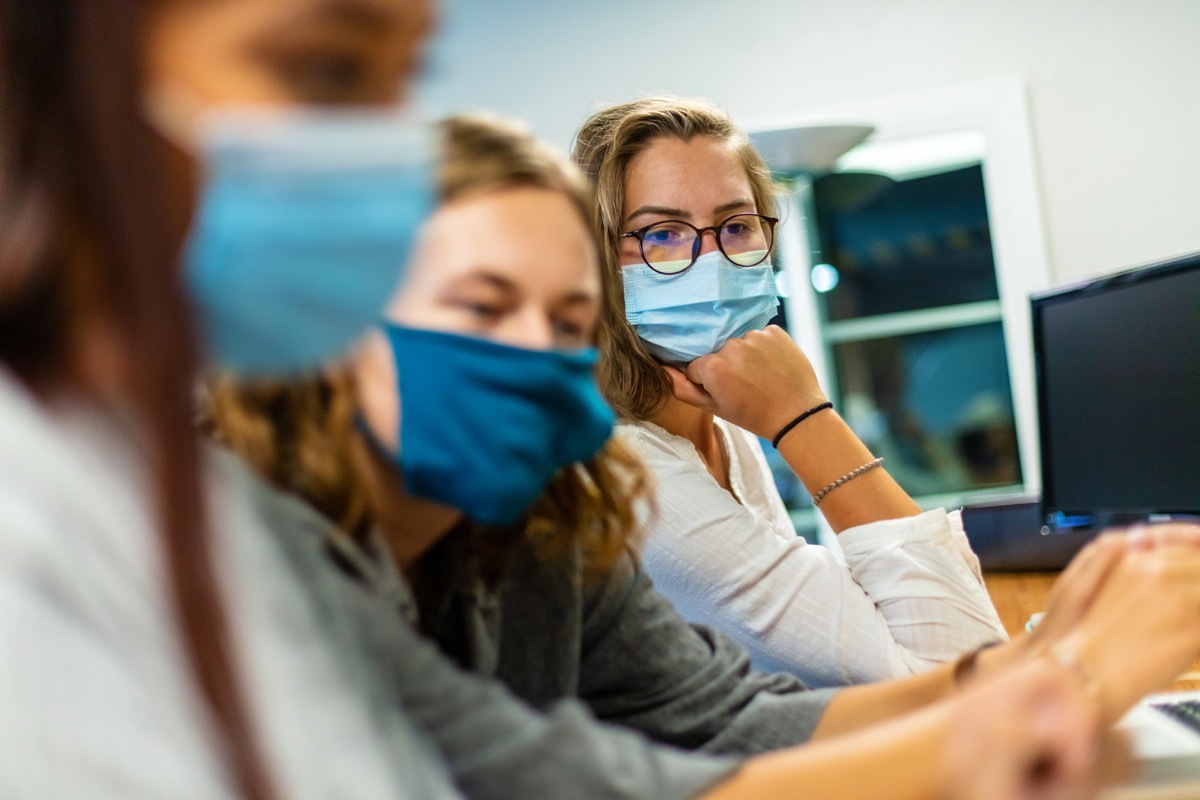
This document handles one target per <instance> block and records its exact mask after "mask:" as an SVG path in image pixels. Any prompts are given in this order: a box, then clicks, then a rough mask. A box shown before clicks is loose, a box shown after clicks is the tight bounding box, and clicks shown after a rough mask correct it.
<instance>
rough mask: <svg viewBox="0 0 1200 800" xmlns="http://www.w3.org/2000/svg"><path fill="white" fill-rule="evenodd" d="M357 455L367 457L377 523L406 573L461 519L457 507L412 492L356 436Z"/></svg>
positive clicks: (392, 469)
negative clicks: (417, 495)
mask: <svg viewBox="0 0 1200 800" xmlns="http://www.w3.org/2000/svg"><path fill="white" fill-rule="evenodd" d="M354 457H355V458H356V459H359V460H362V459H365V463H366V470H365V471H364V474H366V475H369V476H370V484H371V485H370V493H371V505H372V506H373V509H374V512H375V523H376V525H378V527H379V532H380V533H381V534H382V535H383V539H384V541H385V542H386V543H387V546H388V550H389V551H390V552H391V554H392V557H393V558H394V559H395V560H396V564H397V566H399V567H400V570H401V571H403V572H407V571H408V570H409V569H410V568H411V567H412V566H413V564H415V563H416V562H417V561H418V560H419V559H420V558H421V556H423V555H425V553H427V552H429V549H430V548H431V547H433V546H434V545H435V544H437V543H438V542H439V541H441V539H442V537H443V536H445V535H446V534H447V533H449V532H450V530H451V529H452V528H453V527H454V526H455V525H457V524H458V522H459V520H461V519H462V516H463V515H462V512H461V511H459V510H458V509H457V508H452V507H451V506H447V505H442V504H441V503H435V502H434V501H432V500H426V499H424V498H422V497H416V496H415V495H412V494H409V492H408V490H407V489H405V488H404V479H403V478H402V477H401V475H400V473H399V470H397V469H396V468H395V466H394V465H393V464H390V463H383V461H382V459H380V458H379V457H378V456H376V455H375V454H374V453H373V452H371V450H370V447H369V446H368V445H367V444H366V443H365V442H364V441H363V440H362V439H361V437H356V439H355V443H354Z"/></svg>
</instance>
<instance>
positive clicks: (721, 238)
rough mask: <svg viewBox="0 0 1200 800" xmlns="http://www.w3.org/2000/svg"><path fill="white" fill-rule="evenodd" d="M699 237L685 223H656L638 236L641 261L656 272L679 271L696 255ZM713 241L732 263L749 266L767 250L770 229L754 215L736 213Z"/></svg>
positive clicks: (668, 221)
mask: <svg viewBox="0 0 1200 800" xmlns="http://www.w3.org/2000/svg"><path fill="white" fill-rule="evenodd" d="M699 237H700V233H699V231H697V229H696V228H694V227H692V226H691V225H689V224H687V223H686V222H679V221H677V220H667V221H665V222H659V223H657V224H655V225H651V226H650V227H649V228H647V229H646V231H645V233H644V234H643V235H642V258H643V259H645V261H646V264H648V265H649V266H650V268H651V269H653V270H654V271H656V272H661V273H664V274H667V275H674V274H676V273H679V272H683V271H684V270H685V269H687V268H688V267H690V266H691V265H692V264H693V263H695V261H696V257H697V256H698V255H699V253H700V244H699V242H698V241H697V240H698V239H699ZM717 242H718V244H719V245H720V248H721V251H722V252H723V253H725V256H726V258H728V259H729V260H730V261H732V262H733V263H734V264H737V265H738V266H740V267H753V266H755V265H756V264H761V263H762V262H763V261H764V260H765V259H766V257H767V254H768V253H769V252H770V250H771V226H770V224H769V223H768V222H767V220H766V219H765V218H763V217H761V216H759V215H758V214H737V215H735V216H732V217H730V218H729V219H727V220H725V221H724V222H723V223H721V226H720V228H719V229H718V232H717Z"/></svg>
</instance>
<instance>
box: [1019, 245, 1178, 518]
mask: <svg viewBox="0 0 1200 800" xmlns="http://www.w3.org/2000/svg"><path fill="white" fill-rule="evenodd" d="M1032 303H1033V304H1032V311H1033V328H1034V356H1035V360H1036V366H1037V373H1038V374H1037V380H1038V404H1039V412H1040V413H1039V422H1040V427H1041V447H1042V476H1043V492H1042V494H1043V503H1044V507H1045V510H1046V512H1047V514H1048V517H1049V518H1050V520H1051V521H1054V520H1058V521H1059V522H1062V521H1064V520H1070V519H1078V520H1079V522H1080V524H1083V525H1089V524H1097V525H1100V524H1108V523H1112V522H1125V521H1129V520H1131V519H1140V518H1146V517H1151V516H1154V515H1157V514H1200V253H1198V254H1196V255H1193V256H1189V257H1186V258H1182V259H1176V260H1174V261H1171V262H1167V263H1164V264H1157V265H1152V266H1149V267H1142V268H1139V269H1134V270H1130V271H1128V272H1123V273H1120V274H1118V275H1113V276H1109V277H1106V278H1099V279H1096V280H1093V281H1089V282H1087V283H1084V284H1081V285H1077V286H1073V287H1070V288H1067V289H1062V290H1058V291H1055V292H1049V293H1046V294H1043V295H1038V296H1035V297H1034V298H1033V301H1032ZM1069 524H1070V523H1068V525H1069Z"/></svg>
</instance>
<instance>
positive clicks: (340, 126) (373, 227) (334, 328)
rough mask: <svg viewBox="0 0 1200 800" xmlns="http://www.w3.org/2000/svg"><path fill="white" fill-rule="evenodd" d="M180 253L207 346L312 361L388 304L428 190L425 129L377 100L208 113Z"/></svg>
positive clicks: (234, 353)
mask: <svg viewBox="0 0 1200 800" xmlns="http://www.w3.org/2000/svg"><path fill="white" fill-rule="evenodd" d="M193 139H194V142H193V146H194V150H195V152H196V156H197V158H198V160H199V162H200V166H201V169H202V181H203V184H202V189H201V194H200V198H199V204H198V207H197V210H196V216H195V219H194V222H193V227H192V231H191V234H190V239H189V242H188V244H187V249H186V253H185V260H186V265H185V268H186V279H187V285H188V288H189V290H190V293H191V296H192V299H193V301H194V303H195V305H196V307H197V309H198V312H199V317H200V323H201V326H202V333H203V336H204V340H205V342H206V344H207V347H208V355H209V358H210V360H211V361H213V362H215V364H216V365H217V366H220V367H224V368H228V369H232V370H235V371H238V372H241V373H243V374H249V375H280V374H287V373H291V372H296V371H300V370H304V369H309V368H312V367H316V366H318V365H320V364H322V363H324V362H326V361H328V360H330V359H331V358H334V357H336V356H338V355H340V354H342V353H343V352H344V351H345V350H346V349H347V348H348V346H349V345H350V344H352V343H353V342H354V341H355V340H357V339H358V338H359V337H360V336H361V335H362V334H363V332H365V331H366V330H367V329H368V328H369V327H370V326H371V325H372V324H374V322H375V321H376V320H378V319H379V315H380V314H381V313H382V311H383V308H384V307H385V305H386V304H387V302H388V300H389V299H390V298H391V296H392V295H393V293H394V292H395V289H396V287H397V285H398V284H399V279H400V274H401V270H402V269H403V268H404V266H405V265H406V264H407V261H408V258H409V255H410V249H411V246H412V243H413V240H414V238H415V235H416V232H417V230H418V228H419V226H420V224H421V223H422V222H423V220H424V219H425V217H426V216H427V215H428V214H429V212H430V209H431V204H432V200H433V191H432V186H433V166H432V165H433V163H434V158H433V151H434V144H433V142H434V139H433V133H432V131H431V130H428V129H426V128H424V127H419V126H417V125H415V124H414V123H412V122H410V121H407V120H405V119H403V118H401V117H400V116H398V115H397V113H396V112H394V111H384V110H367V109H356V110H345V109H341V110H319V109H307V110H303V111H278V112H277V111H254V112H247V111H237V112H222V111H214V112H209V113H207V114H206V115H205V117H204V119H203V124H202V125H201V126H200V129H199V133H198V135H195V136H194V137H193Z"/></svg>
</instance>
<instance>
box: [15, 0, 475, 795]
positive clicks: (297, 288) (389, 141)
mask: <svg viewBox="0 0 1200 800" xmlns="http://www.w3.org/2000/svg"><path fill="white" fill-rule="evenodd" d="M431 23H432V8H431V6H430V4H428V3H427V2H425V0H356V2H330V1H329V0H236V2H235V0H211V1H210V2H185V1H184V0H160V1H159V2H133V1H132V0H122V2H98V1H97V0H5V1H4V2H3V3H0V117H2V119H0V720H2V722H0V796H2V797H5V798H13V799H14V800H16V798H47V799H50V798H54V799H56V800H57V799H59V798H88V799H89V800H152V799H153V800H162V799H163V798H196V799H197V800H199V799H200V798H204V799H205V800H210V799H216V798H235V797H236V798H242V800H272V799H274V800H283V798H289V799H290V798H298V799H299V798H330V797H344V798H357V799H358V800H365V798H380V799H381V800H382V799H383V798H388V799H389V800H393V799H394V798H418V797H420V798H433V797H438V798H452V797H455V796H457V790H456V789H455V788H454V787H453V786H452V784H451V783H450V780H449V778H448V777H447V775H446V772H445V770H444V768H443V766H442V764H441V763H440V761H438V760H437V759H435V758H430V757H428V754H429V752H430V747H429V745H428V744H427V743H426V742H425V740H424V739H423V738H422V737H421V735H420V734H419V732H418V731H417V729H416V728H415V727H414V726H413V725H412V724H411V723H409V722H407V721H406V719H405V718H404V716H403V715H402V714H400V713H395V714H392V715H390V716H383V717H381V716H380V715H378V714H377V713H376V707H377V698H375V697H370V696H366V695H365V694H364V693H362V692H361V691H360V686H359V683H358V681H357V680H356V678H357V677H358V676H357V675H356V674H354V673H348V672H347V670H346V668H345V666H344V665H342V664H340V663H338V661H337V659H338V658H339V657H343V654H344V653H345V652H347V650H350V651H353V647H354V645H353V643H351V642H349V641H348V640H346V638H345V637H341V636H339V634H338V631H337V629H336V628H334V627H331V626H328V625H326V624H325V620H323V619H321V618H320V615H319V614H318V613H317V612H316V611H315V608H314V605H313V603H312V600H313V592H312V590H311V587H310V586H308V585H306V584H304V583H302V582H300V581H299V580H298V579H297V576H296V574H295V573H294V572H293V569H292V567H293V564H292V561H291V558H292V556H294V555H295V553H293V552H289V549H288V548H286V547H282V546H281V543H279V542H273V541H271V540H270V539H269V538H268V536H267V535H266V531H265V529H264V528H263V527H262V526H261V525H260V523H259V521H258V518H257V511H256V510H255V507H254V505H253V502H252V495H253V487H254V486H255V485H256V484H257V483H259V482H258V481H255V480H254V479H253V476H252V475H251V473H250V472H249V471H248V470H246V469H244V468H242V467H241V466H240V465H239V464H238V463H237V462H236V461H235V460H233V459H231V458H229V457H228V456H218V455H217V454H215V453H213V452H210V451H209V450H207V449H206V448H204V447H203V446H202V444H201V441H200V439H199V437H198V436H197V434H196V431H195V427H194V425H195V407H194V401H195V394H194V390H195V385H196V380H197V378H198V377H199V375H200V372H201V370H202V369H203V368H205V367H208V366H213V365H221V366H225V367H232V368H236V369H239V370H242V371H244V372H246V373H247V374H255V375H279V374H290V373H292V372H295V371H296V370H298V369H307V368H311V367H313V366H316V365H318V364H320V363H321V362H323V361H325V360H326V359H330V358H334V357H336V356H338V354H339V353H340V352H342V351H344V350H345V349H346V348H347V347H348V346H349V345H350V344H351V343H352V342H353V340H355V339H356V338H357V337H358V336H359V335H361V334H362V333H363V332H364V331H365V330H366V328H367V327H368V325H369V324H370V323H371V322H373V321H374V319H375V318H376V315H377V314H378V312H379V310H380V309H381V308H382V305H383V302H384V300H385V298H386V296H387V295H388V294H389V293H390V291H391V289H392V288H393V287H394V286H395V285H396V282H397V280H398V278H399V271H400V268H401V266H402V265H403V264H404V263H405V262H406V259H407V254H408V249H409V243H410V242H411V239H412V234H413V232H414V230H415V228H416V226H417V224H418V223H419V221H420V220H421V219H422V218H423V216H424V214H425V212H426V210H427V208H428V200H429V194H430V193H429V188H428V175H429V173H430V165H431V162H432V152H431V151H430V149H429V144H428V143H427V141H426V140H427V139H428V138H429V137H428V135H427V132H425V133H423V132H422V129H420V128H417V127H416V126H414V125H413V124H412V123H411V122H410V121H408V120H406V119H405V118H404V117H403V116H401V115H400V114H399V111H400V109H401V107H402V106H403V105H405V98H406V90H407V86H408V84H409V83H410V82H411V80H412V78H413V75H414V74H415V72H416V68H417V65H418V63H419V61H420V56H421V51H422V45H423V42H424V40H425V38H426V36H427V34H428V31H429V28H430V26H431ZM364 646H365V645H364Z"/></svg>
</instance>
